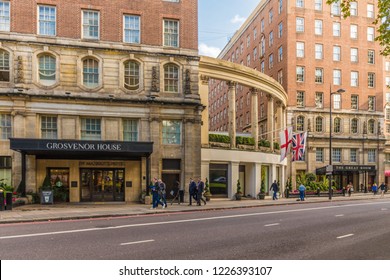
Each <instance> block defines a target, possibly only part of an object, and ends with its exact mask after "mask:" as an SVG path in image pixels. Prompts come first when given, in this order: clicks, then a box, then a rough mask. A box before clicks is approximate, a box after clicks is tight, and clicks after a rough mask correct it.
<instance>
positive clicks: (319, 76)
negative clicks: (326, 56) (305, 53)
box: [315, 68, 324, 84]
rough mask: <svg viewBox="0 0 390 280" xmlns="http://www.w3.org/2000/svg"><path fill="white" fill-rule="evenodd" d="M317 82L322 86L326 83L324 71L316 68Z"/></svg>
mask: <svg viewBox="0 0 390 280" xmlns="http://www.w3.org/2000/svg"><path fill="white" fill-rule="evenodd" d="M315 82H316V83H317V84H322V83H323V82H324V69H322V68H316V72H315Z"/></svg>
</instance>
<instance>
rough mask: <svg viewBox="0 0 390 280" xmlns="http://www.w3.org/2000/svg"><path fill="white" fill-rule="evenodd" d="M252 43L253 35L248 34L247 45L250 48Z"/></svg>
mask: <svg viewBox="0 0 390 280" xmlns="http://www.w3.org/2000/svg"><path fill="white" fill-rule="evenodd" d="M250 45H251V35H248V36H246V47H247V48H249V46H250Z"/></svg>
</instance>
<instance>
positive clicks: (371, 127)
mask: <svg viewBox="0 0 390 280" xmlns="http://www.w3.org/2000/svg"><path fill="white" fill-rule="evenodd" d="M367 130H368V131H367V132H368V134H374V133H375V120H369V121H368V126H367Z"/></svg>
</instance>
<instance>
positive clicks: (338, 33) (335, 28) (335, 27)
mask: <svg viewBox="0 0 390 280" xmlns="http://www.w3.org/2000/svg"><path fill="white" fill-rule="evenodd" d="M333 36H334V37H340V36H341V24H340V22H333Z"/></svg>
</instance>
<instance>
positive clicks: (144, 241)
mask: <svg viewBox="0 0 390 280" xmlns="http://www.w3.org/2000/svg"><path fill="white" fill-rule="evenodd" d="M148 242H154V240H153V239H150V240H142V241H134V242H128V243H121V245H122V246H123V245H134V244H141V243H148Z"/></svg>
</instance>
